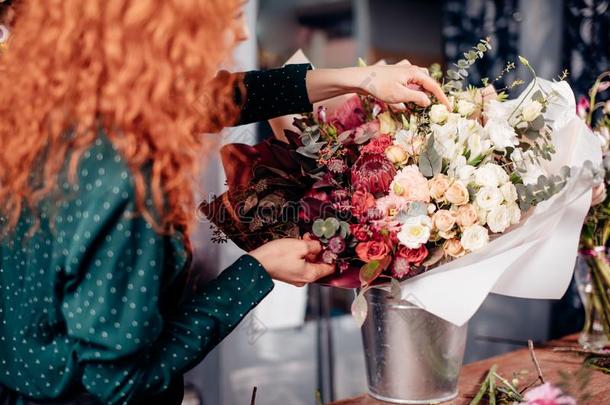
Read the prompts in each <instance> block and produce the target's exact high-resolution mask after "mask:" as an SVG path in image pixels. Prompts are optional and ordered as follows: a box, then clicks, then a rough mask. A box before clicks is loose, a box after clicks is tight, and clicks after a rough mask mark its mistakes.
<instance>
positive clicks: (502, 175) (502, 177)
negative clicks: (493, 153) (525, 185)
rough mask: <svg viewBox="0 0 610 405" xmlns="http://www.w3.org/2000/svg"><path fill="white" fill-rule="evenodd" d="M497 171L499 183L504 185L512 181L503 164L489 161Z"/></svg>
mask: <svg viewBox="0 0 610 405" xmlns="http://www.w3.org/2000/svg"><path fill="white" fill-rule="evenodd" d="M488 165H489V166H491V167H492V168H493V169H494V170H495V171H496V176H497V177H498V183H499V184H500V185H501V186H502V185H504V184H506V183H508V182H509V181H510V177H509V176H508V173H506V170H504V169H503V168H502V166H500V165H497V164H495V163H488Z"/></svg>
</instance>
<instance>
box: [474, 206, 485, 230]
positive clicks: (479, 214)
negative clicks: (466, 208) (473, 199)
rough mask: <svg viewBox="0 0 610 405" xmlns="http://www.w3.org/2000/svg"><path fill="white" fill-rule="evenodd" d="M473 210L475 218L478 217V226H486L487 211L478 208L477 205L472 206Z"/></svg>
mask: <svg viewBox="0 0 610 405" xmlns="http://www.w3.org/2000/svg"><path fill="white" fill-rule="evenodd" d="M474 208H475V209H476V210H477V217H479V224H481V225H485V224H487V210H486V209H483V208H481V207H479V206H478V204H474Z"/></svg>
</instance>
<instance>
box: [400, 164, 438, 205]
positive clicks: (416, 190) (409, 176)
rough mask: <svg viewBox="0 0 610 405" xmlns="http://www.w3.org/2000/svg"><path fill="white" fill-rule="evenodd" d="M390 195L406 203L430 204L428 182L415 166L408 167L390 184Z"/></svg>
mask: <svg viewBox="0 0 610 405" xmlns="http://www.w3.org/2000/svg"><path fill="white" fill-rule="evenodd" d="M390 193H391V194H390V195H395V196H399V197H402V198H404V199H405V200H406V201H422V202H430V189H429V188H428V180H426V178H425V177H424V176H423V175H422V174H421V172H420V171H419V169H418V168H417V166H415V165H409V166H406V167H405V168H403V169H402V170H401V171H399V172H398V174H396V176H395V177H394V181H392V184H390Z"/></svg>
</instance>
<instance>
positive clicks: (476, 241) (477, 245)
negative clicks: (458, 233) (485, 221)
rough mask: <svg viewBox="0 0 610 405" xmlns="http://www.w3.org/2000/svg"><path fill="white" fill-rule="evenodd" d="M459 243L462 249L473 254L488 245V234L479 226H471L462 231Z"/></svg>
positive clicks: (485, 229)
mask: <svg viewBox="0 0 610 405" xmlns="http://www.w3.org/2000/svg"><path fill="white" fill-rule="evenodd" d="M460 243H461V244H462V246H463V247H464V249H466V250H469V251H471V252H474V251H475V250H479V249H481V248H483V247H485V246H486V245H487V244H488V243H489V232H488V231H487V228H485V227H483V226H481V225H478V224H477V225H472V226H469V227H467V228H466V229H464V232H463V233H462V238H461V239H460Z"/></svg>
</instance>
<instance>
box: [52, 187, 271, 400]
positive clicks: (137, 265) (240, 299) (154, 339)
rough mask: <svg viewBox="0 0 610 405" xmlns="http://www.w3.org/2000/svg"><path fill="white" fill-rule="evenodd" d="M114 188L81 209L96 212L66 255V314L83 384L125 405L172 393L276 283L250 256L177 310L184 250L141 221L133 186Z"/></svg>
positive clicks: (99, 395)
mask: <svg viewBox="0 0 610 405" xmlns="http://www.w3.org/2000/svg"><path fill="white" fill-rule="evenodd" d="M120 178H121V177H120V175H119V179H120ZM119 181H120V180H119ZM111 183H112V184H113V187H109V188H105V187H102V188H101V189H100V190H99V191H98V190H94V191H92V192H91V193H90V194H89V197H88V198H87V199H86V200H85V201H84V202H81V205H85V208H86V209H85V210H84V212H90V213H95V214H92V215H87V216H86V218H81V220H80V221H79V222H78V225H77V226H76V227H75V228H74V229H72V233H71V234H72V238H73V239H74V240H76V241H77V242H78V243H72V244H70V247H69V248H68V252H66V253H67V256H66V262H67V263H68V266H67V267H66V283H65V289H64V292H63V303H62V312H63V314H64V318H65V320H66V326H67V329H68V336H69V337H70V338H71V339H73V340H74V341H75V342H76V344H75V347H76V349H75V350H74V353H73V354H72V357H73V358H74V362H75V363H76V367H79V368H80V369H82V385H83V386H84V387H85V388H86V390H87V391H88V392H90V393H91V394H93V395H95V396H96V397H97V398H99V399H100V400H101V401H102V402H103V403H106V404H119V403H131V402H133V401H135V400H137V399H138V398H140V397H142V396H144V395H147V396H148V395H151V394H154V393H157V392H161V391H163V390H165V389H166V388H167V387H168V386H169V384H170V383H171V382H172V381H173V379H174V378H176V377H178V376H181V375H182V374H183V373H184V372H186V371H187V370H188V369H189V368H191V367H193V366H194V365H196V364H197V363H198V362H199V361H200V360H201V359H203V357H204V356H205V355H206V354H207V353H208V352H209V351H210V350H211V349H212V348H213V347H214V346H215V345H217V344H218V343H219V342H220V341H221V340H222V339H223V338H224V337H225V336H227V335H228V334H229V333H230V332H231V331H232V330H233V329H234V328H235V327H236V326H237V324H238V323H239V322H240V321H241V320H242V319H243V318H244V316H245V315H246V314H247V313H248V312H249V311H250V310H251V309H252V308H253V307H254V306H255V305H256V304H258V303H259V302H260V301H261V300H262V299H263V298H264V297H265V296H266V295H267V294H268V293H269V292H270V291H271V289H272V288H273V282H272V281H271V279H270V277H269V275H268V274H267V273H266V272H265V270H264V269H263V267H262V266H261V265H260V264H259V263H258V262H257V261H256V260H255V259H254V258H252V257H251V256H248V255H245V256H242V257H241V258H240V259H238V260H237V261H236V262H235V263H234V264H233V265H231V266H230V267H229V268H227V269H226V270H225V271H224V272H223V273H222V274H221V275H220V276H219V277H218V278H217V279H216V280H214V281H212V282H211V283H209V284H207V285H206V286H204V287H202V288H200V289H199V290H198V291H196V292H194V293H191V294H189V296H188V297H187V298H186V299H182V300H181V302H180V303H177V302H168V298H167V296H168V290H169V288H168V286H172V285H175V282H176V279H178V278H179V276H180V274H181V273H182V272H183V271H184V266H185V264H186V262H187V260H186V254H185V249H184V244H183V243H182V241H181V240H180V239H179V238H178V237H176V236H162V235H159V234H157V233H156V232H155V231H154V230H153V229H152V228H151V226H150V225H149V224H148V223H147V222H146V221H145V220H144V219H142V218H141V217H134V216H133V215H132V213H133V210H134V202H133V200H134V199H133V196H132V190H131V188H130V187H129V186H128V185H127V184H126V182H123V183H122V184H119V185H118V186H117V184H116V181H114V182H111ZM113 190H114V191H117V192H116V194H114V193H113ZM125 190H127V191H125ZM85 241H86V243H83V242H85ZM83 246H86V248H84V247H83ZM168 308H169V309H168Z"/></svg>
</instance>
